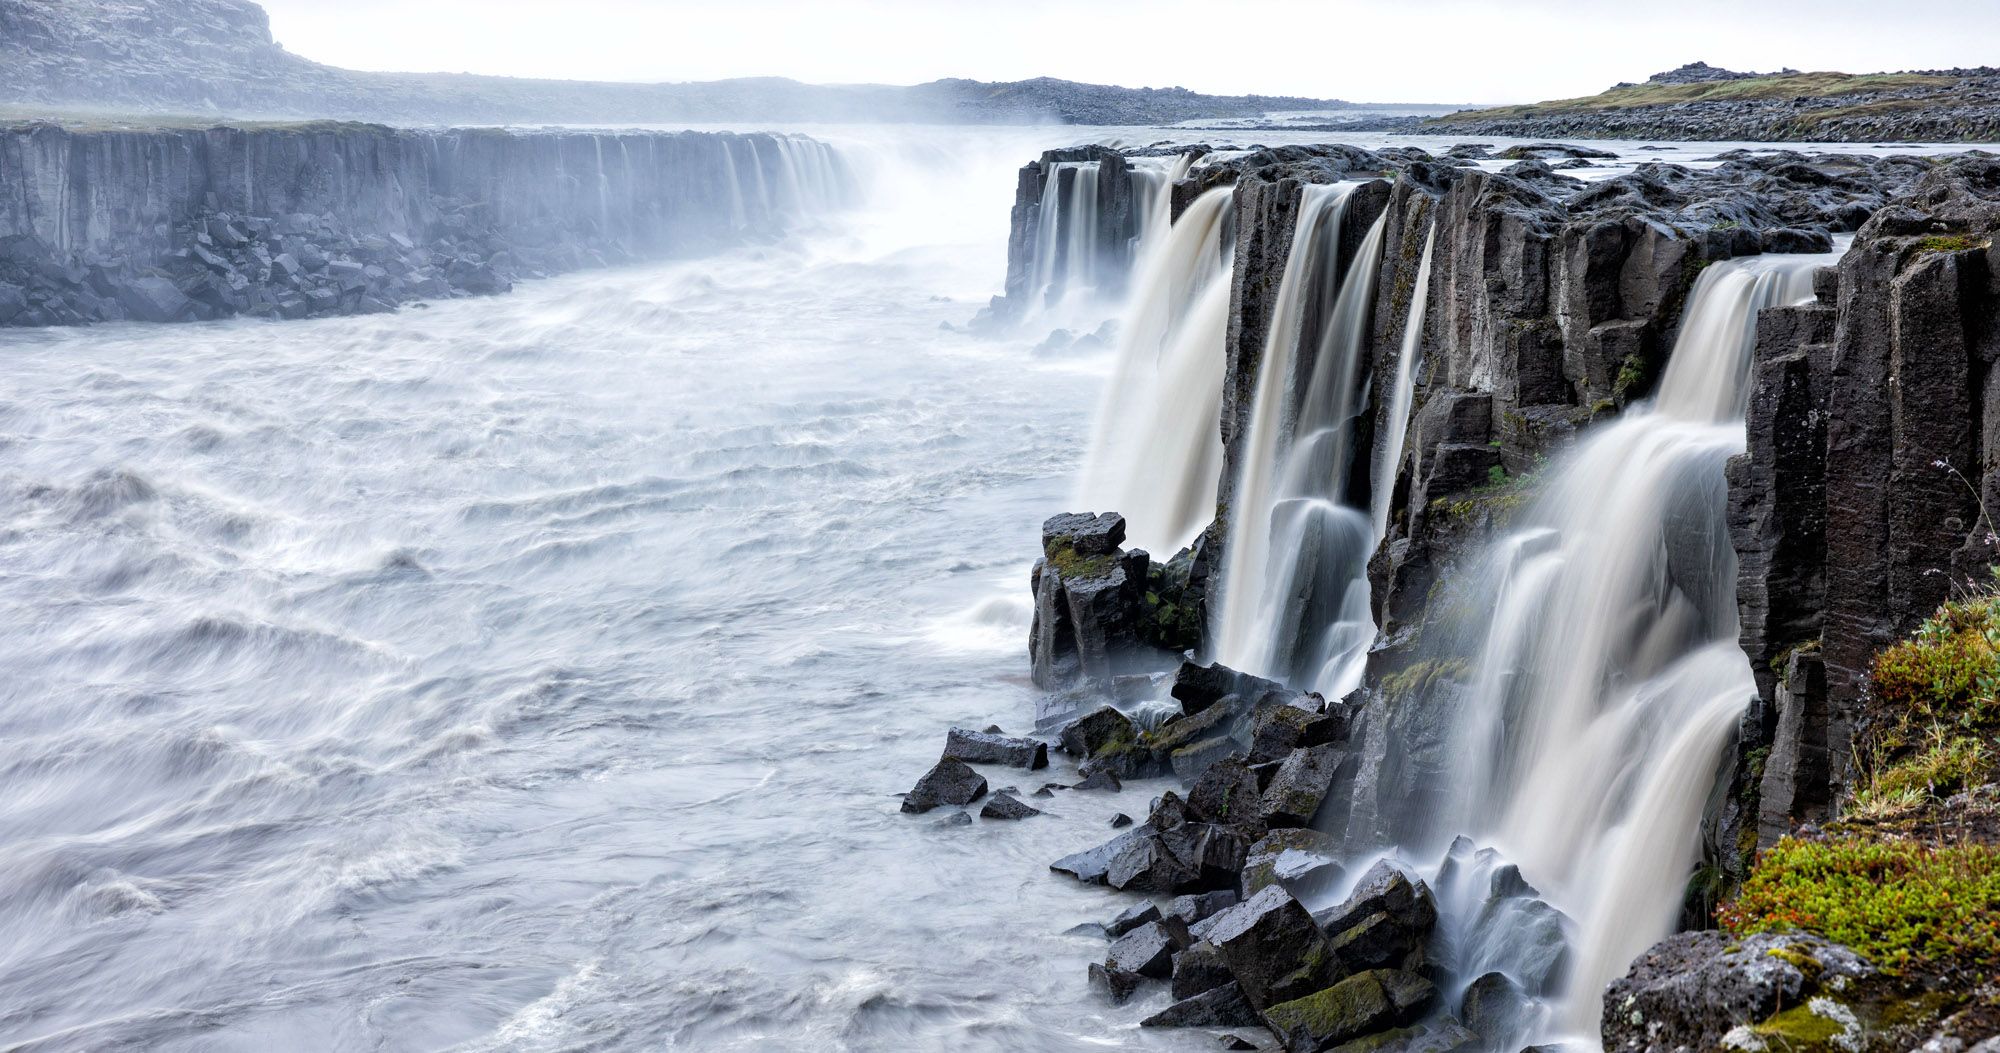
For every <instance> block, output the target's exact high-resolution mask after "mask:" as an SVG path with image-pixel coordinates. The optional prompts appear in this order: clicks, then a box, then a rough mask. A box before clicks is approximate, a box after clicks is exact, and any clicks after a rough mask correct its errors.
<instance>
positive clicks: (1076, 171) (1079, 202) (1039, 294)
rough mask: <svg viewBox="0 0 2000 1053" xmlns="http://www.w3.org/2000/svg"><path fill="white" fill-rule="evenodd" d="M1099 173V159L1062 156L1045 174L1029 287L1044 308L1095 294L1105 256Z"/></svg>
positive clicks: (1034, 300) (1031, 294)
mask: <svg viewBox="0 0 2000 1053" xmlns="http://www.w3.org/2000/svg"><path fill="white" fill-rule="evenodd" d="M1097 175H1098V164H1097V162H1096V161H1062V162H1058V163H1056V164H1052V165H1049V166H1048V168H1047V170H1046V171H1045V172H1044V173H1043V174H1042V200H1041V211H1040V213H1039V214H1038V217H1037V218H1038V226H1037V228H1036V234H1035V269H1034V274H1033V277H1032V278H1031V279H1030V281H1029V285H1028V290H1029V295H1030V297H1031V298H1032V299H1033V303H1034V305H1035V306H1036V307H1038V308H1040V309H1042V310H1044V311H1058V310H1060V308H1061V307H1062V306H1063V305H1064V304H1066V303H1074V302H1076V301H1081V300H1088V299H1091V298H1092V297H1094V296H1095V295H1096V292H1097V264H1098V260H1099V257H1100V256H1101V253H1100V251H1099V245H1098V230H1097ZM1065 176H1067V177H1068V178H1064V177H1065Z"/></svg>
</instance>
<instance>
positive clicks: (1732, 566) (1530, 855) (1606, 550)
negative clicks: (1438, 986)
mask: <svg viewBox="0 0 2000 1053" xmlns="http://www.w3.org/2000/svg"><path fill="white" fill-rule="evenodd" d="M1834 258H1835V257H1832V256H1760V257H1750V258H1747V259H1741V260H1731V261H1727V262H1723V263H1718V264H1715V265H1713V266H1710V267H1709V268H1707V269H1706V270H1705V271H1703V273H1702V275H1701V278H1700V280H1699V281H1698V282H1697V283H1696V285H1695V288H1694V291H1693V293H1692V295H1691V296H1690V299H1689V302H1688V306H1687V309H1686V313H1685V316H1684V318H1685V320H1684V322H1683V324H1682V327H1681V333H1680V336H1679V339H1678V341H1677V342H1676V344H1675V347H1674V351H1673V354H1672V356H1671V357H1670V359H1669V363H1668V366H1667V371H1666V375H1665V377H1664V378H1663V381H1662V383H1661V386H1660V390H1659V394H1658V397H1657V398H1656V399H1655V401H1654V402H1653V403H1652V404H1651V405H1646V406H1640V407H1635V408H1634V409H1633V410H1632V411H1630V412H1628V413H1627V414H1626V416H1625V417H1623V418H1622V419H1620V420H1618V421H1617V422H1615V423H1612V424H1610V425H1608V426H1606V427H1604V428H1603V429H1601V430H1599V431H1597V432H1596V433H1595V434H1593V435H1591V436H1590V437H1588V438H1587V439H1585V440H1584V441H1583V442H1582V443H1581V444H1580V445H1579V446H1578V448H1577V449H1576V450H1575V451H1573V453H1571V454H1570V455H1569V456H1568V458H1567V459H1566V461H1565V462H1564V463H1562V464H1561V465H1559V466H1557V467H1555V468H1552V469H1550V472H1551V474H1550V476H1549V478H1548V480H1547V482H1546V484H1545V489H1544V492H1543V493H1542V495H1541V496H1540V497H1539V498H1538V499H1537V501H1536V502H1535V504H1534V505H1533V506H1532V508H1531V509H1530V510H1529V511H1528V513H1527V515H1526V520H1525V522H1526V525H1524V526H1523V527H1522V528H1520V529H1519V530H1517V531H1515V532H1514V533H1513V534H1511V535H1510V536H1508V537H1505V538H1503V539H1501V540H1500V541H1498V542H1497V543H1496V544H1495V545H1494V546H1493V547H1492V549H1491V550H1490V551H1489V552H1488V554H1487V555H1486V557H1485V559H1484V566H1483V569H1482V573H1481V574H1480V575H1479V577H1478V579H1477V583H1476V584H1475V592H1474V594H1473V595H1474V598H1473V599H1471V600H1470V601H1468V605H1467V609H1466V621H1468V622H1469V623H1473V624H1475V625H1476V626H1477V628H1475V629H1474V630H1472V634H1471V635H1470V636H1469V637H1468V638H1466V639H1464V640H1461V641H1460V646H1456V647H1452V648H1451V649H1450V650H1449V651H1448V652H1447V653H1448V654H1472V655H1475V656H1476V663H1475V665H1474V670H1475V671H1474V673H1473V676H1472V678H1471V681H1470V683H1469V685H1468V688H1467V692H1468V693H1467V695H1466V696H1465V697H1464V698H1463V699H1462V701H1460V702H1458V703H1456V704H1455V705H1454V706H1453V709H1454V712H1455V714H1456V720H1457V721H1458V727H1457V729H1456V737H1457V750H1458V756H1459V757H1460V759H1461V760H1460V768H1459V771H1460V772H1461V773H1462V775H1463V780H1462V782H1461V783H1460V787H1461V795H1460V797H1459V799H1458V800H1456V802H1455V803H1453V804H1451V805H1449V806H1447V808H1448V810H1449V811H1453V812H1455V814H1453V815H1448V816H1445V817H1444V818H1445V820H1446V822H1445V826H1446V828H1447V829H1448V830H1455V831H1463V832H1466V833H1470V834H1472V835H1474V836H1475V837H1476V838H1478V839H1480V840H1481V841H1482V842H1484V843H1490V844H1492V845H1493V846H1494V847H1496V848H1497V849H1498V850H1499V851H1500V852H1501V853H1502V854H1503V855H1504V856H1505V857H1506V858H1507V859H1508V860H1511V861H1512V862H1513V863H1515V864H1518V865H1519V867H1520V870H1521V873H1522V874H1524V875H1526V876H1527V878H1528V879H1529V880H1531V881H1534V882H1536V883H1537V884H1539V885H1540V887H1541V888H1542V890H1543V891H1544V892H1545V893H1546V894H1547V896H1548V900H1549V902H1551V903H1553V904H1555V905H1556V906H1557V907H1560V908H1561V909H1562V910H1563V911H1564V912H1565V913H1567V914H1568V915H1569V917H1570V918H1571V919H1573V920H1574V922H1575V927H1576V931H1577V933H1578V934H1579V935H1578V937H1577V940H1576V943H1575V945H1574V946H1573V947H1572V948H1571V955H1570V965H1569V970H1568V976H1567V979H1566V980H1562V979H1557V980H1555V981H1552V982H1551V984H1550V987H1549V989H1548V990H1545V991H1541V992H1535V993H1538V994H1541V995H1544V996H1546V998H1547V1001H1548V1002H1549V1003H1550V1008H1552V1009H1553V1011H1554V1013H1553V1019H1552V1020H1551V1021H1550V1023H1549V1025H1548V1026H1549V1027H1550V1028H1552V1029H1554V1030H1557V1031H1567V1032H1571V1033H1575V1034H1582V1035H1591V1036H1594V1035H1595V1034H1596V1029H1597V1021H1598V1015H1599V1008H1600V1006H1599V993H1600V992H1601V991H1602V990H1603V987H1604V985H1605V984H1606V983H1607V982H1609V981H1610V980H1611V979H1612V978H1614V977H1616V976H1618V975H1620V974H1622V973H1623V972H1624V971H1625V969H1626V968H1627V967H1628V965H1629V964H1630V962H1631V961H1632V959H1633V958H1634V957H1635V956H1637V955H1638V954H1639V953H1641V952H1642V951H1644V950H1645V949H1646V948H1647V947H1649V946H1651V945H1652V944H1653V943H1654V942H1655V941H1657V940H1659V939H1660V938H1661V937H1663V936H1665V935H1667V934H1668V933H1669V932H1671V931H1672V929H1673V927H1674V922H1675V919H1676V917H1677V916H1678V914H1679V912H1680V904H1681V898H1682V892H1683V889H1684V886H1685V884H1686V881H1687V878H1688V875H1689V873H1690V872H1691V870H1692V868H1693V865H1694V863H1695V861H1696V858H1697V855H1698V847H1699V846H1698V840H1699V827H1700V824H1701V819H1702V813H1703V809H1704V805H1705V803H1706V800H1707V798H1708V796H1709V794H1710V792H1711V790H1712V788H1713V787H1714V784H1715V780H1716V778H1717V771H1718V765H1719V763H1720V761H1721V759H1722V757H1723V755H1724V753H1725V751H1726V749H1727V746H1728V743H1729V741H1730V738H1731V736H1732V734H1733V733H1734V729H1735V726H1736V724H1737V722H1738V720H1739V719H1740V717H1741V715H1742V713H1743V710H1744V707H1745V706H1746V705H1747V703H1748V702H1749V700H1750V699H1751V698H1752V697H1753V696H1754V695H1755V694H1756V690H1757V689H1756V685H1755V683H1754V681H1753V680H1752V677H1751V673H1750V668H1749V663H1748V662H1747V661H1746V660H1745V659H1744V657H1743V653H1742V652H1741V650H1739V649H1738V647H1737V643H1736V639H1737V629H1738V627H1737V615H1736V600H1735V577H1736V560H1735V552H1734V550H1733V549H1732V547H1731V545H1730V541H1729V537H1728V533H1727V528H1726V523H1725V510H1726V505H1727V487H1726V484H1725V481H1724V478H1723V465H1724V462H1725V461H1727V459H1728V458H1729V457H1730V456H1732V455H1734V454H1736V453H1739V452H1741V451H1742V449H1743V444H1744V433H1743V408H1744V400H1745V398H1746V397H1747V391H1746V388H1747V385H1746V378H1747V376H1748V371H1749V368H1750V352H1751V349H1752V347H1753V345H1754V343H1755V335H1756V318H1757V312H1758V311H1760V310H1762V309H1764V308H1767V307H1774V306H1781V305H1786V304H1792V303H1800V302H1805V301H1807V300H1810V299H1811V297H1812V283H1811V274H1812V271H1813V270H1814V268H1816V267H1819V266H1822V265H1825V264H1827V263H1829V262H1832V260H1833V259H1834ZM1412 701H1414V700H1412ZM1400 702H1401V700H1395V703H1394V704H1400ZM1411 847H1412V848H1413V850H1414V849H1416V848H1420V847H1435V846H1411ZM1441 891H1442V890H1441ZM1441 898H1442V899H1443V900H1445V902H1444V903H1443V906H1444V908H1445V910H1446V911H1447V913H1453V912H1459V913H1462V912H1465V911H1468V910H1476V909H1477V908H1476V905H1474V904H1468V903H1453V902H1450V897H1449V896H1448V895H1447V896H1443V897H1441ZM1482 938H1483V940H1484V942H1485V944H1486V945H1487V946H1489V947H1491V946H1501V947H1505V946H1508V945H1511V944H1519V945H1521V946H1527V945H1529V944H1530V943H1531V942H1532V941H1527V940H1518V939H1513V938H1512V936H1511V934H1508V933H1486V934H1483V937H1482ZM1499 957H1500V959H1502V960H1497V961H1489V962H1487V963H1485V965H1486V966H1490V967H1493V968H1499V969H1501V970H1502V971H1506V972H1509V973H1510V975H1519V973H1518V971H1517V970H1515V969H1513V968H1510V967H1509V965H1508V963H1507V962H1505V961H1504V958H1505V955H1504V954H1502V955H1500V956H1499ZM1458 979H1459V981H1460V983H1461V985H1462V984H1463V983H1464V982H1465V981H1469V980H1470V979H1471V977H1470V976H1464V977H1459V978H1458ZM1521 1037H1523V1038H1526V1037H1530V1036H1521Z"/></svg>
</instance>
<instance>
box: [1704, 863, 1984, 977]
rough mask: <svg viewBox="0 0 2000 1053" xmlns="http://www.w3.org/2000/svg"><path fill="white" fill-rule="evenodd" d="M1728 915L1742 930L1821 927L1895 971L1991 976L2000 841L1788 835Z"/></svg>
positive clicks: (1731, 925)
mask: <svg viewBox="0 0 2000 1053" xmlns="http://www.w3.org/2000/svg"><path fill="white" fill-rule="evenodd" d="M1718 917H1719V920H1720V921H1721V922H1722V926H1723V928H1725V929H1727V930H1728V931H1730V932H1732V933H1735V934H1737V935H1749V934H1752V933H1759V932H1792V931H1800V932H1810V933H1815V934H1818V935H1820V936H1824V937H1826V938H1827V939H1829V940H1833V941H1834V942H1836V943H1843V944H1846V945H1847V946H1849V947H1852V948H1853V949H1854V950H1856V951H1858V952H1859V953H1861V954H1862V955H1863V956H1864V957H1867V958H1868V959H1869V960H1870V961H1872V962H1874V963H1875V964H1876V965H1877V966H1880V967H1881V968H1883V969H1886V970H1891V971H1895V972H1904V971H1907V970H1909V969H1910V968H1912V967H1922V968H1926V969H1938V968H1946V969H1957V968H1963V969H1970V970H1973V971H1974V972H1975V973H1977V974H1979V975H1981V976H1984V975H1985V974H1988V973H1991V972H1992V971H1993V969H1994V967H1995V963H1996V962H2000V849H1996V848H1993V847H1991V846H1987V845H1957V846H1948V847H1942V848H1933V847H1929V846H1926V845H1922V844H1917V843H1913V842H1881V841H1869V840H1864V839H1861V838H1852V837H1850V838H1838V839H1832V840H1825V841H1800V840H1797V839H1794V838H1789V837H1788V838H1785V839H1784V840H1782V841H1779V842H1778V843H1777V844H1776V845H1775V846H1773V847H1772V848H1771V849H1770V851H1768V852H1765V853H1764V855H1763V856H1762V858H1760V859H1759V860H1758V861H1757V867H1756V869H1755V870H1753V871H1752V872H1751V874H1750V877H1749V880H1747V881H1745V882H1744V884H1743V891H1742V893H1741V894H1740V895H1739V896H1738V897H1737V899H1736V902H1734V903H1732V904H1730V905H1728V906H1726V907H1724V908H1722V910H1721V911H1720V912H1719V915H1718Z"/></svg>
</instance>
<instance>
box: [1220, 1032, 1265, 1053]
mask: <svg viewBox="0 0 2000 1053" xmlns="http://www.w3.org/2000/svg"><path fill="white" fill-rule="evenodd" d="M1222 1048H1223V1049H1229V1050H1237V1051H1238V1053H1241V1051H1242V1050H1247V1049H1257V1048H1260V1047H1259V1046H1258V1045H1257V1043H1255V1042H1252V1041H1250V1040H1249V1039H1247V1038H1244V1037H1243V1036H1242V1035H1224V1036H1222Z"/></svg>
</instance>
